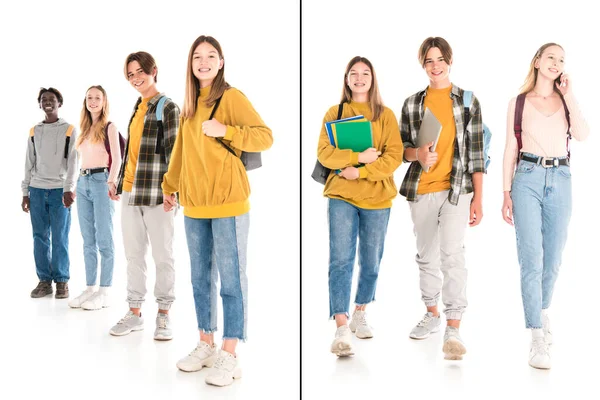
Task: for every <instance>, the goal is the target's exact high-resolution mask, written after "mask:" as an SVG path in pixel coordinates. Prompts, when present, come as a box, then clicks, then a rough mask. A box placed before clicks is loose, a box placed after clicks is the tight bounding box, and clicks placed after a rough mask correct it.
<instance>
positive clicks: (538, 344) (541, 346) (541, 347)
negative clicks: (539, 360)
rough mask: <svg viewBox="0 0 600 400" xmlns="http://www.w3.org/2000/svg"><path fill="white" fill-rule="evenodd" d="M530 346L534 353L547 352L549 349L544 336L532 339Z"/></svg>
mask: <svg viewBox="0 0 600 400" xmlns="http://www.w3.org/2000/svg"><path fill="white" fill-rule="evenodd" d="M531 347H532V348H533V352H534V353H536V354H549V353H550V351H549V349H548V345H547V344H546V341H545V340H544V338H536V339H533V342H532V343H531Z"/></svg>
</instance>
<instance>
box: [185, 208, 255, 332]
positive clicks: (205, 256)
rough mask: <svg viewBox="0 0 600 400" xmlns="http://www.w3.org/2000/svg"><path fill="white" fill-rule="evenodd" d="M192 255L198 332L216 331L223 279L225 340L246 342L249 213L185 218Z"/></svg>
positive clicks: (222, 297)
mask: <svg viewBox="0 0 600 400" xmlns="http://www.w3.org/2000/svg"><path fill="white" fill-rule="evenodd" d="M184 223H185V236H186V239H187V244H188V249H189V252H190V263H191V267H192V288H193V291H194V303H195V305H196V318H197V319H198V329H200V330H201V331H203V332H205V333H212V332H215V331H216V330H217V277H220V278H221V299H222V301H223V322H224V325H225V327H224V329H223V339H239V340H242V341H245V340H246V328H247V324H248V278H247V276H246V254H247V248H248V229H249V223H250V217H249V214H248V213H246V214H244V215H240V216H238V217H229V218H214V219H199V218H190V217H185V218H184Z"/></svg>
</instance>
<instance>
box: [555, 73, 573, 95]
mask: <svg viewBox="0 0 600 400" xmlns="http://www.w3.org/2000/svg"><path fill="white" fill-rule="evenodd" d="M570 79H571V78H570V77H569V75H567V74H562V75H561V76H560V85H559V84H558V82H557V83H555V85H556V88H557V89H558V90H560V93H562V95H563V96H564V95H566V94H567V93H568V92H569V90H571V80H570Z"/></svg>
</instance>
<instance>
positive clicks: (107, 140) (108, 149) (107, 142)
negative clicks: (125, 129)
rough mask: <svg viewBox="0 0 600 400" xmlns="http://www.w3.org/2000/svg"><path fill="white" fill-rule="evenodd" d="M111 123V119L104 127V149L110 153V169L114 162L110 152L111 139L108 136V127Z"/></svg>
mask: <svg viewBox="0 0 600 400" xmlns="http://www.w3.org/2000/svg"><path fill="white" fill-rule="evenodd" d="M110 124H111V122H110V121H108V122H107V123H106V126H105V127H104V149H106V152H107V153H108V169H109V170H110V165H111V164H112V154H111V152H110V139H109V138H108V127H109V125H110Z"/></svg>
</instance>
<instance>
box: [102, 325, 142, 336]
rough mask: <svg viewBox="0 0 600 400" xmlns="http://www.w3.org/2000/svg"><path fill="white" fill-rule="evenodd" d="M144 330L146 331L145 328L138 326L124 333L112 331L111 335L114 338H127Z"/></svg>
mask: <svg viewBox="0 0 600 400" xmlns="http://www.w3.org/2000/svg"><path fill="white" fill-rule="evenodd" d="M143 329H144V327H143V326H136V327H133V328H131V329H129V330H128V331H124V332H113V331H112V330H111V331H110V334H111V335H113V336H125V335H129V334H130V333H131V332H136V331H141V330H143Z"/></svg>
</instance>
